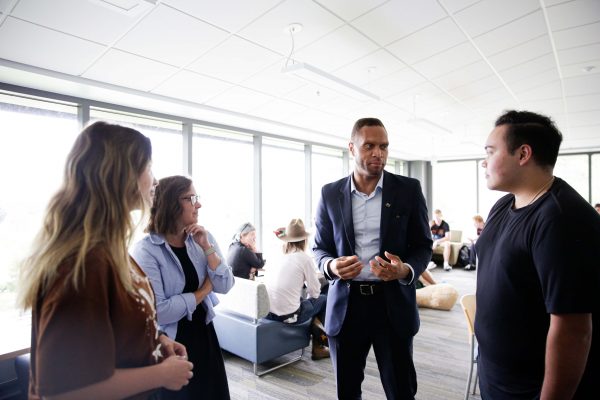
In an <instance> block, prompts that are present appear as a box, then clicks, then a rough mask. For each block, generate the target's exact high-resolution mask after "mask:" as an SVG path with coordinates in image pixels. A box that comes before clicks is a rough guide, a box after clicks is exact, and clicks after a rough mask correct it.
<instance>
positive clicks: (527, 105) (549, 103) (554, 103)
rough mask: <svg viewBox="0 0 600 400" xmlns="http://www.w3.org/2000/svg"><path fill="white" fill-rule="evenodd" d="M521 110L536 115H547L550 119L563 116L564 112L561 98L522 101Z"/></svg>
mask: <svg viewBox="0 0 600 400" xmlns="http://www.w3.org/2000/svg"><path fill="white" fill-rule="evenodd" d="M522 108H523V109H524V110H527V111H533V112H536V113H540V114H544V115H549V116H551V117H554V116H555V115H560V114H563V113H564V111H565V108H564V104H563V100H562V98H561V97H558V98H553V99H547V100H529V101H524V102H522Z"/></svg>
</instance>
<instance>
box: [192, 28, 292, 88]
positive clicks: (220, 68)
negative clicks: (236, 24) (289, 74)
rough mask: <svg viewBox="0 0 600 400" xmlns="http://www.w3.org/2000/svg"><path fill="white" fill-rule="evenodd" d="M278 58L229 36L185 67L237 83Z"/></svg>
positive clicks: (279, 58)
mask: <svg viewBox="0 0 600 400" xmlns="http://www.w3.org/2000/svg"><path fill="white" fill-rule="evenodd" d="M278 60H281V56H280V55H279V54H277V53H274V52H272V51H270V50H267V49H265V48H263V47H260V46H257V45H255V44H253V43H251V42H248V41H247V40H245V39H241V38H239V37H236V36H231V37H230V38H229V39H227V40H226V41H225V42H223V43H221V44H220V45H219V46H217V47H216V48H214V49H212V50H210V51H209V52H208V53H206V54H204V55H203V56H202V57H200V58H199V59H198V60H196V61H194V63H192V64H191V65H190V66H189V67H187V69H190V70H193V71H196V72H199V73H201V74H205V75H209V76H213V77H217V78H219V79H221V80H226V81H229V82H233V83H239V82H241V81H243V80H244V79H246V78H248V77H250V76H251V75H254V74H256V73H257V72H259V71H261V70H262V69H263V68H265V67H267V66H269V65H272V64H273V63H275V62H277V61H278Z"/></svg>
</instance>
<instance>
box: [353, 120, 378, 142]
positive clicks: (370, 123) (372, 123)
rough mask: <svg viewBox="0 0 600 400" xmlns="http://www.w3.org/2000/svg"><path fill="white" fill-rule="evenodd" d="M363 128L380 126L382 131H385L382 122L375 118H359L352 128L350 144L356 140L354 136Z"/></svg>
mask: <svg viewBox="0 0 600 400" xmlns="http://www.w3.org/2000/svg"><path fill="white" fill-rule="evenodd" d="M363 126H381V127H382V128H383V129H385V126H384V125H383V122H381V120H379V119H377V118H361V119H359V120H358V121H356V122H355V123H354V126H353V127H352V134H351V135H350V140H351V141H352V142H354V140H355V139H356V134H357V133H358V131H360V130H361V129H362V127H363Z"/></svg>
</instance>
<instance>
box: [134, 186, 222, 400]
mask: <svg viewBox="0 0 600 400" xmlns="http://www.w3.org/2000/svg"><path fill="white" fill-rule="evenodd" d="M200 207H201V204H200V199H199V197H198V195H197V194H196V189H195V188H194V185H193V184H192V181H191V180H190V179H188V178H186V177H184V176H171V177H167V178H163V179H161V180H159V181H158V186H156V189H155V194H154V203H153V205H152V208H151V209H150V220H149V222H148V226H147V227H146V232H147V233H148V235H147V236H146V237H145V238H143V239H142V240H141V241H140V242H138V243H137V244H136V245H135V247H134V249H133V252H132V255H133V258H134V259H135V260H136V261H137V262H138V263H139V264H140V266H141V267H142V269H143V270H144V271H145V272H146V274H148V277H149V278H150V282H152V286H153V288H154V292H155V293H156V308H157V313H158V323H159V324H160V327H161V329H162V330H163V331H165V332H166V333H167V335H169V337H171V338H174V339H175V340H176V341H178V342H180V343H182V344H184V345H185V347H186V348H187V352H188V359H189V360H190V361H191V362H192V363H193V364H194V376H193V378H192V379H191V380H190V383H189V385H187V386H185V387H184V388H183V389H182V390H181V391H179V392H170V391H165V393H163V397H164V398H167V399H229V387H228V384H227V375H226V374H225V364H224V362H223V356H222V354H221V347H220V346H219V341H218V339H217V335H216V333H215V329H214V326H213V324H212V320H213V318H214V317H215V312H214V311H213V307H214V306H215V305H217V303H218V300H217V297H216V296H215V294H214V293H213V291H214V292H217V293H227V292H228V291H229V289H231V287H232V286H233V283H234V278H233V274H232V272H231V268H230V267H229V266H228V265H227V264H226V263H225V261H224V258H223V255H222V254H221V251H220V250H219V246H218V244H217V242H216V241H215V238H214V237H213V236H212V235H211V234H210V233H209V232H208V231H207V230H206V229H205V228H204V227H203V226H201V225H198V209H199V208H200Z"/></svg>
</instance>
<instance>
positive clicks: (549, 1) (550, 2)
mask: <svg viewBox="0 0 600 400" xmlns="http://www.w3.org/2000/svg"><path fill="white" fill-rule="evenodd" d="M569 1H573V0H544V3H545V4H546V7H550V6H555V5H557V4H561V3H568V2H569Z"/></svg>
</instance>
